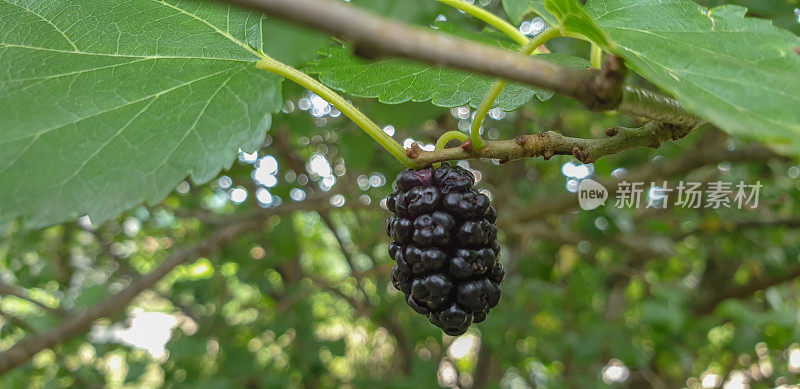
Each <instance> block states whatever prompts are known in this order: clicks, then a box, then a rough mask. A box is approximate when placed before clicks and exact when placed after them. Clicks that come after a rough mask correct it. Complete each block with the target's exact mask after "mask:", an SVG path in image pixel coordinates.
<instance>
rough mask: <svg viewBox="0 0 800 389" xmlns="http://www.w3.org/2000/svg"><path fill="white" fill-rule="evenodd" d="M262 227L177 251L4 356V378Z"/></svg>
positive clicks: (244, 225)
mask: <svg viewBox="0 0 800 389" xmlns="http://www.w3.org/2000/svg"><path fill="white" fill-rule="evenodd" d="M262 224H263V219H262V220H249V219H245V220H244V221H242V222H241V223H235V224H232V225H229V226H226V227H221V228H220V229H218V230H217V231H216V232H214V233H213V234H212V235H211V236H210V237H208V238H207V239H204V240H203V241H201V242H200V243H198V244H196V245H194V246H190V247H184V248H181V249H177V250H175V251H174V252H173V253H172V254H171V255H170V256H169V257H168V258H167V259H166V260H165V261H164V262H162V263H161V265H159V266H158V267H157V268H156V269H155V270H153V271H152V272H150V273H148V274H146V275H144V276H142V277H141V278H139V279H136V280H134V281H133V282H132V283H131V284H130V285H128V287H126V288H125V289H123V290H122V291H120V292H119V293H117V294H114V295H112V296H110V297H108V298H106V299H105V300H103V301H101V302H100V303H98V304H96V305H94V306H92V307H91V308H89V309H86V310H82V311H78V312H74V313H72V314H70V315H69V316H67V317H66V318H65V319H64V321H63V322H61V324H59V325H58V326H57V327H55V328H53V329H52V330H50V331H48V332H46V333H42V334H39V335H35V336H29V337H27V338H25V339H23V340H21V341H19V342H17V343H16V344H15V345H14V346H12V347H11V348H10V349H8V350H6V351H3V352H1V353H0V374H2V373H5V372H7V371H9V370H11V369H13V368H15V367H17V366H19V365H21V364H23V363H25V362H27V361H28V360H30V359H31V358H32V357H33V356H34V355H36V354H37V353H38V352H39V351H42V350H44V349H47V348H51V347H53V346H55V345H57V344H59V343H62V342H64V341H66V340H68V339H70V338H72V337H74V336H77V335H79V334H81V333H83V332H85V331H87V330H88V329H89V328H91V326H92V323H94V321H95V320H97V319H100V318H103V317H109V316H113V315H115V314H117V313H119V312H121V311H122V310H124V309H125V307H127V306H128V304H130V302H131V301H133V299H134V298H136V296H138V295H139V293H141V292H142V291H144V290H146V289H149V288H151V287H152V286H153V285H154V284H155V283H156V282H158V281H159V280H160V279H161V278H163V277H164V276H165V275H167V274H169V272H171V271H172V269H174V268H175V267H176V266H178V265H180V264H183V263H185V262H188V261H190V260H192V259H194V258H196V257H197V256H198V255H203V254H206V253H209V252H213V251H215V250H216V249H217V248H219V246H221V245H223V244H225V243H227V242H230V241H231V240H233V239H235V238H236V237H237V236H239V235H240V234H243V233H245V232H247V231H253V230H257V229H259V228H261V226H262Z"/></svg>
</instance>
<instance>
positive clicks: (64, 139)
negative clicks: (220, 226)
mask: <svg viewBox="0 0 800 389" xmlns="http://www.w3.org/2000/svg"><path fill="white" fill-rule="evenodd" d="M265 23H268V21H267V20H266V19H264V18H263V17H262V16H261V15H260V14H257V13H254V12H249V11H240V10H236V9H234V8H230V7H228V6H224V5H217V4H213V3H211V2H208V3H206V2H187V1H162V0H153V1H144V0H138V1H126V2H109V1H89V0H80V1H49V2H42V1H34V0H0V26H3V27H2V32H0V69H3V71H2V72H0V129H1V130H2V139H0V187H1V188H3V189H2V190H1V191H0V219H3V220H8V219H11V218H16V217H20V216H21V217H24V218H25V219H26V220H27V222H28V223H29V224H30V225H32V226H40V225H46V224H52V223H57V222H60V221H64V220H67V219H71V218H75V217H77V216H81V215H84V214H88V215H89V216H90V217H91V218H92V220H93V221H95V222H102V221H103V220H105V219H107V218H109V217H111V216H113V215H115V214H117V213H119V212H121V211H123V210H126V209H129V208H131V207H133V206H135V205H137V204H139V203H141V202H142V201H148V202H151V203H155V202H158V201H160V200H161V199H163V198H164V197H165V196H166V195H167V194H168V193H169V192H170V191H171V190H172V188H174V187H175V186H176V185H177V184H178V183H179V182H180V181H181V180H183V179H184V178H185V177H186V176H187V175H191V177H192V179H193V180H194V181H195V182H197V183H203V182H206V181H208V180H210V179H212V178H213V177H214V176H215V175H216V174H217V173H218V172H219V171H220V169H222V168H226V167H229V166H230V164H231V162H232V161H233V159H234V156H235V155H236V152H237V150H238V149H239V148H240V147H241V148H243V149H247V150H253V149H254V148H255V147H256V146H258V145H259V144H260V143H261V141H262V140H263V138H264V136H265V131H266V130H267V129H268V128H269V125H270V113H271V112H274V111H275V110H276V109H278V108H279V107H280V105H281V97H280V82H281V81H280V78H279V77H277V76H274V75H271V74H268V73H266V72H263V71H259V70H257V69H256V68H255V65H254V62H256V61H258V60H259V59H260V58H261V56H262V55H261V54H260V53H259V51H265V52H268V53H273V54H276V56H278V57H281V56H282V55H283V54H286V53H285V52H283V53H282V52H281V50H285V48H283V49H281V47H280V46H272V45H271V44H270V43H269V42H270V41H274V40H275V39H274V38H272V37H269V36H266V37H265V36H264V33H263V27H264V25H265ZM280 39H281V40H287V39H288V38H287V37H285V36H282V37H281V38H280Z"/></svg>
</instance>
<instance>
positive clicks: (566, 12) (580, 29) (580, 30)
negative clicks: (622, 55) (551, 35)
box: [544, 0, 608, 46]
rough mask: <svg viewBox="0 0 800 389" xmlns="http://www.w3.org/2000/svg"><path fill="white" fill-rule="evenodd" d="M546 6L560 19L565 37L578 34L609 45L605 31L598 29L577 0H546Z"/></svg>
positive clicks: (560, 26)
mask: <svg viewBox="0 0 800 389" xmlns="http://www.w3.org/2000/svg"><path fill="white" fill-rule="evenodd" d="M544 4H545V7H547V10H548V11H550V12H551V13H552V14H553V15H555V17H556V18H557V19H558V26H559V28H560V29H561V31H562V33H563V34H564V35H567V36H570V35H573V34H578V35H579V36H584V37H586V38H589V40H591V41H592V42H595V43H597V44H600V45H603V46H607V45H608V38H607V37H606V36H605V33H604V31H603V30H601V29H600V28H598V27H597V25H596V24H595V22H594V20H593V19H592V17H591V16H590V15H589V14H588V13H587V12H586V11H585V10H584V9H583V6H581V5H580V4H578V2H577V1H576V0H544Z"/></svg>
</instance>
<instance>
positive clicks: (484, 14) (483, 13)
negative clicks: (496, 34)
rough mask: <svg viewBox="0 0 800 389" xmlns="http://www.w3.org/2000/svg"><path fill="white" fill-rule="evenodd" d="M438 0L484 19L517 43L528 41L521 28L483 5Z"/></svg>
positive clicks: (457, 0)
mask: <svg viewBox="0 0 800 389" xmlns="http://www.w3.org/2000/svg"><path fill="white" fill-rule="evenodd" d="M436 1H438V2H440V3H444V4H447V5H449V6H451V7H453V8H456V9H459V10H461V11H464V12H466V13H468V14H470V15H472V16H474V17H476V18H478V19H480V20H483V21H484V22H486V23H487V24H489V25H490V26H492V27H494V28H496V29H498V30H500V31H501V32H502V33H504V34H506V35H508V36H509V37H510V38H511V39H513V40H514V41H516V42H517V44H519V45H520V46H521V45H524V44H525V43H528V37H526V36H525V34H523V33H521V32H519V30H518V29H517V28H516V27H514V25H513V24H511V23H509V22H507V21H505V20H503V19H502V18H500V17H499V16H497V15H495V14H493V13H491V12H489V11H487V10H485V9H483V8H481V7H478V6H476V5H474V4H470V3H467V2H466V1H464V0H436Z"/></svg>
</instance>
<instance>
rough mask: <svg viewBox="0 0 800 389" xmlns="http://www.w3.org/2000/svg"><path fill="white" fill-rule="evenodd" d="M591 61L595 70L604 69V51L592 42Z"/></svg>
mask: <svg viewBox="0 0 800 389" xmlns="http://www.w3.org/2000/svg"><path fill="white" fill-rule="evenodd" d="M589 61H590V62H591V63H592V67H593V68H595V69H600V68H601V67H603V50H602V49H601V48H600V46H598V45H597V44H596V43H594V42H592V50H591V52H590V53H589Z"/></svg>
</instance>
